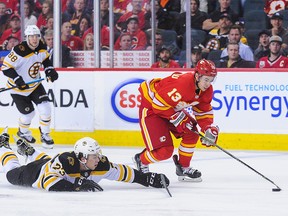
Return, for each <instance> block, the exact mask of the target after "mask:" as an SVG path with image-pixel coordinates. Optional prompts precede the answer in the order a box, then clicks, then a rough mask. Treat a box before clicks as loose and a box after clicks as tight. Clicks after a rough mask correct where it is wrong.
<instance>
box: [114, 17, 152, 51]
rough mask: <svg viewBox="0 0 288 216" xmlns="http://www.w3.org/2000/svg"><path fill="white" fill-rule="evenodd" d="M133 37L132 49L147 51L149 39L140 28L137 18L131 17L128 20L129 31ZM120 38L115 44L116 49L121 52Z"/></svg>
mask: <svg viewBox="0 0 288 216" xmlns="http://www.w3.org/2000/svg"><path fill="white" fill-rule="evenodd" d="M126 32H127V33H128V34H130V35H131V36H132V49H133V50H145V48H146V45H147V38H146V34H145V32H143V31H142V30H141V29H140V28H139V20H138V18H137V17H129V18H128V20H127V31H126ZM119 41H120V38H118V39H117V40H116V42H115V46H114V49H116V50H119V48H120V43H119Z"/></svg>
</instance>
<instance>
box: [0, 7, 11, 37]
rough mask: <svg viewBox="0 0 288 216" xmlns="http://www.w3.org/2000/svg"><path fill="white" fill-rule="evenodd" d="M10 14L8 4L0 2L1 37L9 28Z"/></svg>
mask: <svg viewBox="0 0 288 216" xmlns="http://www.w3.org/2000/svg"><path fill="white" fill-rule="evenodd" d="M9 17H10V14H8V13H7V8H6V4H5V3H4V2H0V37H1V35H2V34H3V32H4V31H5V30H6V29H7V28H8V26H9V25H8V24H9V22H8V21H9Z"/></svg>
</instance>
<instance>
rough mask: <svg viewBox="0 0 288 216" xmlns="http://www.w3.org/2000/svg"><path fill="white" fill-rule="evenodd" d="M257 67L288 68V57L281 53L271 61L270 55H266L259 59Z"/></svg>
mask: <svg viewBox="0 0 288 216" xmlns="http://www.w3.org/2000/svg"><path fill="white" fill-rule="evenodd" d="M256 68H288V58H287V57H285V56H282V55H279V56H278V58H276V59H275V60H274V61H270V60H269V56H264V57H262V58H261V59H259V61H258V62H257V64H256Z"/></svg>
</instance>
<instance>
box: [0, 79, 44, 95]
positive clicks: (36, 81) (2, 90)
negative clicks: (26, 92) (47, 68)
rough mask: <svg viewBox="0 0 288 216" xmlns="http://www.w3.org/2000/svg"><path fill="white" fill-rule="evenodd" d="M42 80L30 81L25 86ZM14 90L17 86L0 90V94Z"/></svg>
mask: <svg viewBox="0 0 288 216" xmlns="http://www.w3.org/2000/svg"><path fill="white" fill-rule="evenodd" d="M43 80H44V78H41V79H37V80H32V81H30V82H27V83H25V84H27V85H29V84H33V83H37V82H41V81H43ZM14 88H17V86H12V87H9V88H0V92H4V91H8V90H11V89H14Z"/></svg>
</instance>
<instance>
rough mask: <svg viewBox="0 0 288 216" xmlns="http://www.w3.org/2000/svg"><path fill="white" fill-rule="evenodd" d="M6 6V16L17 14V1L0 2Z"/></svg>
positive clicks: (6, 0) (4, 0)
mask: <svg viewBox="0 0 288 216" xmlns="http://www.w3.org/2000/svg"><path fill="white" fill-rule="evenodd" d="M1 2H4V3H5V4H6V11H7V12H8V14H19V11H18V8H19V2H20V1H19V0H1Z"/></svg>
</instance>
